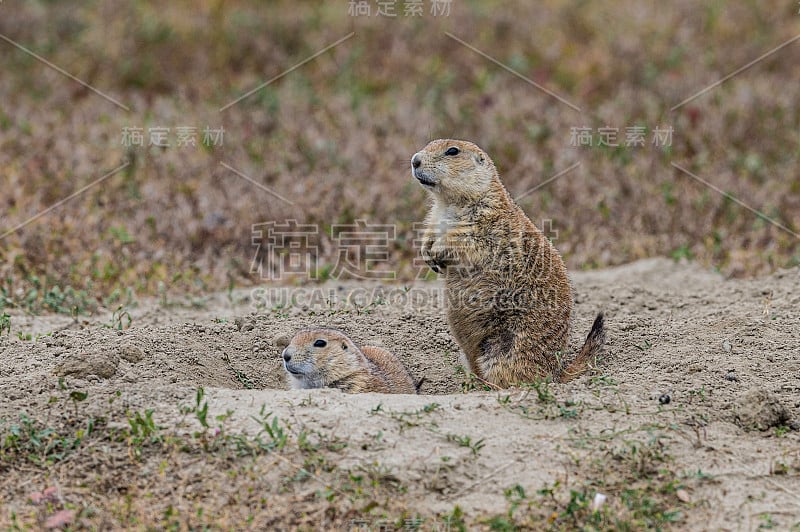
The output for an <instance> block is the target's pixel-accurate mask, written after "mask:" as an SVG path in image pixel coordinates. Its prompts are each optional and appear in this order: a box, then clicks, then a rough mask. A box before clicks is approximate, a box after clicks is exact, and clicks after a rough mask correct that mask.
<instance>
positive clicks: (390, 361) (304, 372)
mask: <svg viewBox="0 0 800 532" xmlns="http://www.w3.org/2000/svg"><path fill="white" fill-rule="evenodd" d="M318 340H324V341H325V343H326V345H325V346H324V347H315V346H314V343H315V342H316V341H318ZM282 356H283V360H284V369H286V374H287V379H288V381H289V385H290V386H291V387H292V388H294V389H296V390H297V389H308V388H339V389H340V390H342V391H345V392H347V393H366V392H375V393H410V394H413V393H417V389H416V386H415V384H414V381H413V380H412V378H411V375H409V373H408V371H407V370H406V368H405V367H404V366H403V364H402V363H401V362H400V361H399V360H398V359H397V357H395V356H394V355H393V354H392V353H390V352H388V351H386V350H385V349H381V348H380V347H373V346H364V347H362V348H360V349H359V348H358V346H356V345H355V343H353V341H352V340H351V339H350V338H348V337H347V336H346V335H345V334H344V333H342V332H340V331H336V330H334V329H303V330H301V331H299V332H298V333H297V334H295V336H294V338H292V340H291V342H289V345H288V346H287V347H286V349H284V350H283V354H282Z"/></svg>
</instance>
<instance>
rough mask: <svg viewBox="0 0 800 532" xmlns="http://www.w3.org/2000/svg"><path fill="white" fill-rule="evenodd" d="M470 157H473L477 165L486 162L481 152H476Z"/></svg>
mask: <svg viewBox="0 0 800 532" xmlns="http://www.w3.org/2000/svg"><path fill="white" fill-rule="evenodd" d="M472 158H473V159H475V162H476V163H478V164H479V165H483V163H485V162H486V157H484V156H483V154H482V153H476V154H475V155H473V156H472Z"/></svg>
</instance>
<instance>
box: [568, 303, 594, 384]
mask: <svg viewBox="0 0 800 532" xmlns="http://www.w3.org/2000/svg"><path fill="white" fill-rule="evenodd" d="M605 342H606V330H605V328H604V327H603V313H602V312H601V313H600V314H598V315H597V317H596V318H595V319H594V323H593V324H592V330H591V331H589V335H588V336H587V337H586V341H585V342H584V343H583V347H582V348H581V352H580V353H578V356H577V357H575V360H573V361H572V362H570V363H569V364H568V365H567V366H566V367H565V368H564V369H563V370H562V371H561V376H560V378H559V382H569V381H571V380H573V379H574V378H576V377H578V376H580V375H582V374H583V373H584V372H585V371H586V370H588V369H589V368H590V367H592V365H593V364H594V362H595V361H596V360H597V357H598V356H599V355H600V354H601V353H602V352H603V345H604V344H605Z"/></svg>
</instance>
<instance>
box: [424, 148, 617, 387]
mask: <svg viewBox="0 0 800 532" xmlns="http://www.w3.org/2000/svg"><path fill="white" fill-rule="evenodd" d="M411 167H412V168H411V172H412V175H413V176H414V177H415V178H416V179H417V181H419V183H420V184H421V185H422V186H423V188H425V189H426V190H428V191H429V192H430V194H431V195H432V196H433V205H432V206H431V209H430V212H429V213H428V217H427V220H426V226H427V227H426V232H425V235H424V236H423V241H422V257H423V259H424V260H425V262H426V263H427V264H428V265H429V266H430V267H431V268H432V269H433V270H434V271H435V272H437V273H444V277H445V288H446V292H447V319H448V322H449V325H450V332H451V333H452V334H453V336H454V337H455V339H456V341H458V343H459V345H460V346H461V349H462V350H463V351H464V354H465V355H466V359H467V363H468V365H469V368H470V370H471V371H472V372H473V373H475V374H476V375H477V376H478V377H480V378H482V379H484V380H487V381H489V382H491V383H493V384H495V385H497V386H501V387H504V388H505V387H508V386H512V385H514V384H522V383H526V382H533V381H535V380H537V379H543V378H552V379H553V380H554V381H557V382H567V381H569V380H572V379H573V378H575V377H576V376H578V375H580V374H581V373H583V372H584V371H585V370H586V369H588V368H589V367H590V365H591V364H592V363H593V361H594V360H595V358H596V357H597V356H598V355H599V354H600V353H601V351H602V348H603V344H604V342H605V331H604V328H603V315H602V314H599V315H598V316H597V318H596V319H595V321H594V324H593V325H592V329H591V332H590V333H589V335H588V337H587V338H586V342H585V343H584V345H583V348H582V349H581V350H580V352H579V353H578V355H577V356H576V357H575V358H574V359H573V360H571V361H569V362H565V361H564V360H563V359H562V354H563V353H564V350H565V349H566V347H567V341H568V337H569V327H570V318H571V313H572V289H571V287H570V283H569V279H568V278H567V270H566V267H565V266H564V262H563V260H561V256H560V255H559V254H558V251H556V249H555V247H553V245H552V244H551V243H550V241H549V240H548V239H547V237H545V235H544V234H543V233H542V232H541V231H540V230H539V229H538V228H537V227H536V226H535V225H534V224H533V223H532V222H531V221H530V220H529V219H528V217H527V216H525V213H524V212H522V209H520V208H519V206H517V204H515V203H514V200H512V199H511V196H509V194H508V192H507V191H506V189H505V187H504V186H503V184H502V183H501V182H500V177H499V175H498V173H497V169H496V168H495V166H494V163H493V162H492V160H491V159H490V158H489V156H488V155H486V153H484V151H483V150H481V149H480V148H479V147H478V146H476V145H475V144H473V143H471V142H466V141H461V140H450V139H444V140H434V141H432V142H430V143H429V144H428V145H427V146H425V147H424V148H423V149H422V150H421V151H419V152H417V153H416V154H414V156H413V157H412V158H411Z"/></svg>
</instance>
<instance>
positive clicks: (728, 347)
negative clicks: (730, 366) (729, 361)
mask: <svg viewBox="0 0 800 532" xmlns="http://www.w3.org/2000/svg"><path fill="white" fill-rule="evenodd" d="M722 350H723V351H725V352H726V353H730V352H731V343H730V342H729V341H727V340H725V341H724V342H722Z"/></svg>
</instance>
